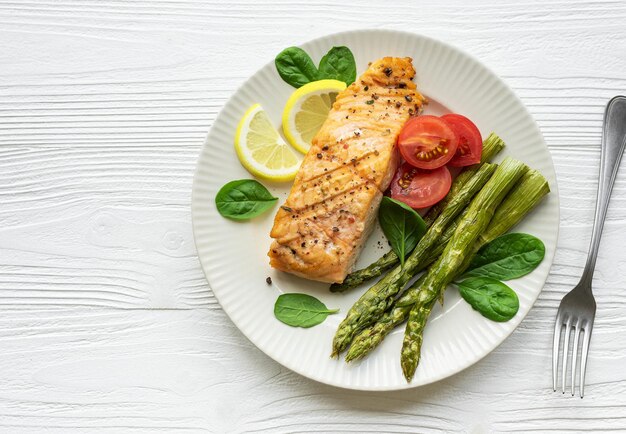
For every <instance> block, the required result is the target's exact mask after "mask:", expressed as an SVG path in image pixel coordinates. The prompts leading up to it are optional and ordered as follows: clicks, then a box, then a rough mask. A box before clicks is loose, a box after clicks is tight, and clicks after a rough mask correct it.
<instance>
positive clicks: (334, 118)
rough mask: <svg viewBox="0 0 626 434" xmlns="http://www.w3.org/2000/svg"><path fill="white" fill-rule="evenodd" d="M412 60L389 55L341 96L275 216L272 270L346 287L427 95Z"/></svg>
mask: <svg viewBox="0 0 626 434" xmlns="http://www.w3.org/2000/svg"><path fill="white" fill-rule="evenodd" d="M414 76H415V70H414V69H413V65H412V64H411V59H410V58H408V57H405V58H399V57H384V58H382V59H380V60H378V61H376V62H374V63H372V64H371V65H370V66H369V68H368V69H367V71H365V73H364V74H363V75H361V77H359V78H358V79H357V80H356V81H355V82H354V83H353V84H351V85H350V86H348V88H347V89H346V90H344V91H343V92H341V93H340V94H339V95H338V96H337V98H336V100H335V102H334V104H333V107H332V109H331V111H330V113H329V115H328V118H327V119H326V121H325V122H324V124H323V125H322V128H321V129H320V131H319V132H318V133H317V135H316V136H315V137H314V138H313V141H312V145H311V149H310V150H309V152H308V153H307V155H306V156H305V158H304V161H303V162H302V166H301V167H300V170H299V171H298V174H297V175H296V179H295V181H294V183H293V186H292V187H291V192H290V193H289V197H288V198H287V201H286V202H285V204H284V205H282V206H281V207H280V209H279V210H278V213H277V214H276V217H275V219H274V227H273V228H272V231H271V232H270V236H271V237H272V238H273V239H274V241H273V242H272V245H271V247H270V251H269V253H268V256H269V257H270V265H271V266H272V267H274V268H276V269H279V270H282V271H286V272H288V273H292V274H295V275H298V276H301V277H304V278H307V279H311V280H319V281H322V282H342V281H343V280H344V279H345V277H346V275H347V274H348V273H349V272H350V271H351V270H352V267H353V265H354V263H355V261H356V259H357V257H358V254H359V252H360V250H361V248H362V246H363V244H364V242H365V240H366V239H367V237H368V236H369V234H370V232H371V230H372V229H373V227H374V222H375V220H376V215H377V213H378V207H379V205H380V201H381V199H382V195H383V192H384V191H385V190H386V189H387V187H389V183H390V182H391V178H392V177H393V174H394V172H395V170H396V166H397V164H398V155H397V151H396V140H397V138H398V134H399V133H400V130H401V129H402V126H403V125H404V123H405V122H406V121H407V120H408V119H409V117H410V116H413V115H416V114H417V113H418V112H419V111H420V110H421V107H422V104H423V101H424V98H423V97H422V96H421V95H420V94H419V93H418V92H417V91H416V88H415V83H413V81H412V80H413V77H414Z"/></svg>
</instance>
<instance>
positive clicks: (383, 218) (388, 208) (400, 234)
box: [378, 196, 426, 267]
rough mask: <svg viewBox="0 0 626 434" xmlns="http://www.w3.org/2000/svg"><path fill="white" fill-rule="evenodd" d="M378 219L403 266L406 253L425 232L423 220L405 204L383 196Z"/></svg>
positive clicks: (409, 251)
mask: <svg viewBox="0 0 626 434" xmlns="http://www.w3.org/2000/svg"><path fill="white" fill-rule="evenodd" d="M378 221H379V222H380V226H381V227H382V229H383V232H384V233H385V236H386V237H387V239H388V240H389V242H390V243H391V248H392V249H393V251H394V252H396V255H398V258H400V264H401V265H402V266H403V267H404V259H405V258H406V255H408V254H409V253H411V251H412V250H413V249H414V248H415V246H417V242H418V241H419V240H420V238H422V237H423V236H424V234H425V233H426V224H425V223H424V220H422V218H421V217H420V215H419V214H418V213H417V212H415V210H414V209H413V208H411V207H410V206H408V205H407V204H405V203H403V202H400V201H398V200H395V199H392V198H390V197H387V196H384V197H383V200H382V202H381V203H380V209H379V210H378Z"/></svg>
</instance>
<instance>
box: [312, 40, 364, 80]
mask: <svg viewBox="0 0 626 434" xmlns="http://www.w3.org/2000/svg"><path fill="white" fill-rule="evenodd" d="M319 71H320V78H333V79H335V80H339V81H343V82H345V83H346V84H347V85H348V86H350V85H351V84H352V83H354V80H356V62H355V61H354V56H353V55H352V51H350V49H349V48H348V47H333V48H331V49H330V51H329V52H328V53H326V55H325V56H324V57H322V60H321V61H320V69H319Z"/></svg>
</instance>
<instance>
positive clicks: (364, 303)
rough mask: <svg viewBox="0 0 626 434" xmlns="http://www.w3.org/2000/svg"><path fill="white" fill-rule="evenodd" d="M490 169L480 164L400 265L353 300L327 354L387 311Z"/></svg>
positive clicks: (339, 348) (335, 352) (336, 351)
mask: <svg viewBox="0 0 626 434" xmlns="http://www.w3.org/2000/svg"><path fill="white" fill-rule="evenodd" d="M494 171H495V165H493V164H484V165H483V166H482V167H481V168H480V169H479V170H478V172H476V174H475V175H474V176H473V177H472V179H471V180H470V181H469V182H468V183H467V184H466V185H465V187H463V189H461V191H460V192H459V194H458V195H457V196H456V197H455V198H454V199H453V200H452V201H451V202H450V203H449V204H448V207H446V209H445V210H444V211H443V212H442V213H441V215H440V216H439V217H438V218H437V220H436V221H435V223H434V224H433V225H432V226H431V227H430V228H429V229H428V230H427V231H426V234H424V236H423V237H422V239H421V240H420V241H419V243H418V244H417V246H416V247H415V249H413V252H411V254H410V255H409V257H408V258H407V259H406V261H404V267H400V266H396V268H394V269H393V270H392V271H390V272H389V273H388V274H387V275H386V276H385V277H383V278H382V279H381V280H379V281H378V282H377V283H376V284H375V285H374V286H372V287H371V288H370V289H368V290H367V291H366V292H365V293H364V294H363V295H362V296H361V298H359V299H358V300H357V302H356V303H355V304H354V305H353V306H352V307H351V308H350V310H349V311H348V314H347V315H346V318H345V319H344V320H343V321H342V322H341V324H339V328H338V329H337V332H336V333H335V337H334V338H333V348H332V353H331V357H334V356H336V355H338V354H339V353H340V352H342V351H343V350H344V349H346V348H347V347H348V345H349V344H350V342H351V341H352V338H353V337H354V335H355V333H358V332H359V331H361V330H362V329H363V328H365V327H367V326H368V325H370V324H372V323H373V322H374V321H376V320H377V319H378V318H379V317H380V316H381V315H382V314H383V313H384V312H385V310H387V308H388V307H389V306H390V305H391V303H392V302H393V299H394V297H395V296H396V294H397V293H398V292H399V291H400V290H401V289H402V288H404V286H405V285H406V284H407V282H408V281H409V280H410V279H411V278H412V277H413V276H414V275H415V270H416V269H417V268H418V267H419V265H420V263H422V261H425V260H426V258H427V257H428V255H429V253H430V251H431V249H432V248H433V247H434V246H435V245H436V244H437V243H438V242H439V241H440V240H441V235H442V233H443V232H444V230H445V229H446V228H447V227H448V226H449V225H450V224H451V223H452V222H453V221H454V219H455V217H456V216H457V215H458V214H459V213H460V212H461V211H463V209H464V208H465V207H466V206H467V204H468V203H469V201H470V200H471V199H472V197H474V195H475V194H476V193H478V191H479V190H480V189H481V188H482V186H483V185H485V183H486V182H487V180H488V179H489V178H491V175H492V174H493V173H494Z"/></svg>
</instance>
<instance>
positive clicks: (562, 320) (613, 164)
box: [552, 96, 626, 398]
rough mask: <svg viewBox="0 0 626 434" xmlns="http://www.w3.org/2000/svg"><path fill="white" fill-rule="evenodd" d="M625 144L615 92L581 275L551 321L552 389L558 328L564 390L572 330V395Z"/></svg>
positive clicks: (625, 117)
mask: <svg viewBox="0 0 626 434" xmlns="http://www.w3.org/2000/svg"><path fill="white" fill-rule="evenodd" d="M625 147H626V97H625V96H616V97H615V98H613V99H611V100H610V101H609V103H608V104H607V106H606V110H605V112H604V124H603V131H602V148H601V151H600V153H601V155H600V181H599V183H598V198H597V200H596V213H595V217H594V222H593V232H592V234H591V243H590V246H589V255H588V256H587V263H586V264H585V269H584V271H583V275H582V277H581V278H580V282H579V283H578V285H576V286H575V287H574V289H572V290H571V291H570V292H569V293H567V294H566V295H565V297H563V300H562V301H561V305H560V306H559V311H558V313H557V315H556V323H555V325H554V345H553V349H552V383H553V386H552V387H553V389H554V391H555V392H556V385H557V377H558V375H557V373H558V367H559V347H560V341H561V330H562V328H563V327H565V334H564V336H563V353H562V354H563V357H562V358H563V362H562V365H563V366H562V367H563V372H562V377H561V378H562V380H561V383H562V384H561V386H562V391H563V393H565V378H566V375H567V359H568V349H569V348H568V346H569V341H570V333H571V331H572V329H573V330H574V345H573V347H572V371H571V374H572V396H574V389H575V385H576V382H575V380H576V358H577V353H578V345H579V342H580V336H581V333H582V340H583V343H582V352H581V355H580V386H579V387H580V397H581V398H582V397H583V396H584V394H585V369H586V367H587V355H588V354H589V341H590V340H591V330H592V329H593V320H594V318H595V316H596V300H595V299H594V298H593V293H592V291H591V281H592V278H593V270H594V267H595V265H596V258H597V256H598V246H599V245H600V238H601V236H602V228H603V227H604V219H605V217H606V210H607V208H608V206H609V199H610V198H611V191H612V190H613V184H614V183H615V177H616V176H617V170H618V168H619V163H620V160H621V159H622V154H623V153H624V148H625Z"/></svg>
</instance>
